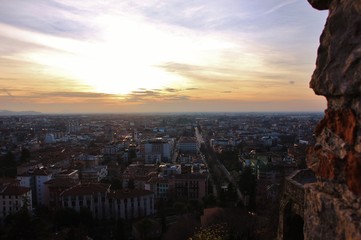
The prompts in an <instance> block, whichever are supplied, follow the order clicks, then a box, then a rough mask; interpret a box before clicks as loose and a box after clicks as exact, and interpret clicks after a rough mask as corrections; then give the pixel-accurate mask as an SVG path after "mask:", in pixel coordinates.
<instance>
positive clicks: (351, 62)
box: [310, 0, 361, 97]
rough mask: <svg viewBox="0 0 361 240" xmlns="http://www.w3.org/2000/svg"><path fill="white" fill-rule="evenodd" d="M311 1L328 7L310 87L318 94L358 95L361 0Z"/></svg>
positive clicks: (359, 87)
mask: <svg viewBox="0 0 361 240" xmlns="http://www.w3.org/2000/svg"><path fill="white" fill-rule="evenodd" d="M310 2H311V4H313V5H314V6H324V7H327V8H328V9H329V16H328V19H327V22H326V25H325V29H324V31H323V33H322V35H321V38H320V46H319V48H318V53H317V60H316V69H315V71H314V73H313V76H312V80H311V82H310V86H311V87H312V88H313V90H314V91H315V93H316V94H319V95H324V96H326V97H328V96H340V95H353V96H356V95H359V94H360V93H361V64H360V60H361V41H360V38H361V18H360V16H361V6H360V1H358V0H356V1H355V0H334V1H331V3H329V2H330V1H324V0H319V1H310ZM322 2H324V3H322ZM328 4H329V6H327V5H328ZM321 9H322V8H321Z"/></svg>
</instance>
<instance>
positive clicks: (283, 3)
mask: <svg viewBox="0 0 361 240" xmlns="http://www.w3.org/2000/svg"><path fill="white" fill-rule="evenodd" d="M295 2H297V0H282V1H281V2H280V3H278V4H277V5H275V6H273V7H272V8H271V9H269V10H267V11H266V12H264V14H265V15H267V14H270V13H273V12H275V11H277V10H278V9H280V8H283V7H286V6H287V5H290V4H293V3H295Z"/></svg>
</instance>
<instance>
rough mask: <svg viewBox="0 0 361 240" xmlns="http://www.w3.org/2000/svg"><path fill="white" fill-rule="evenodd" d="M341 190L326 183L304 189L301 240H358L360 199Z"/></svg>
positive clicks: (345, 189) (360, 223)
mask: <svg viewBox="0 0 361 240" xmlns="http://www.w3.org/2000/svg"><path fill="white" fill-rule="evenodd" d="M344 186H345V185H343V184H335V183H327V182H326V183H322V182H318V183H314V184H309V185H307V187H306V188H305V210H304V216H305V217H304V239H314V240H315V239H320V240H321V239H329V240H331V239H340V240H342V239H361V231H360V229H361V221H360V220H361V213H360V212H358V209H359V208H360V206H361V203H360V199H359V198H358V197H356V196H355V195H354V194H353V193H352V192H350V191H349V190H348V189H347V187H346V188H345V187H344ZM345 195H346V196H347V197H346V198H345V197H344V196H345Z"/></svg>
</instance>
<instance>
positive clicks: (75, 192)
mask: <svg viewBox="0 0 361 240" xmlns="http://www.w3.org/2000/svg"><path fill="white" fill-rule="evenodd" d="M109 188H110V184H105V183H87V184H81V185H76V186H74V187H72V188H70V189H67V190H65V191H64V192H63V193H62V195H63V196H81V195H93V194H96V193H105V192H107V191H108V190H109Z"/></svg>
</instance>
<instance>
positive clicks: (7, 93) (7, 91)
mask: <svg viewBox="0 0 361 240" xmlns="http://www.w3.org/2000/svg"><path fill="white" fill-rule="evenodd" d="M2 92H4V93H5V94H6V95H8V96H9V97H12V96H13V95H11V92H10V91H9V90H8V89H5V88H3V89H2Z"/></svg>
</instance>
